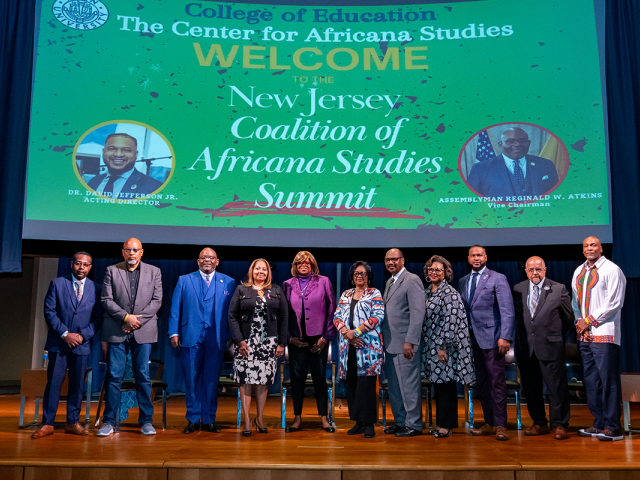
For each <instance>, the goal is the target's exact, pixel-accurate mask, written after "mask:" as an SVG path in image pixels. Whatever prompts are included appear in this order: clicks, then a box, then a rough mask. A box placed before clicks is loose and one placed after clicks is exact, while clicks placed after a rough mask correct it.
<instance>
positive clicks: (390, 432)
mask: <svg viewBox="0 0 640 480" xmlns="http://www.w3.org/2000/svg"><path fill="white" fill-rule="evenodd" d="M402 430H404V427H399V426H398V425H393V426H391V427H387V428H385V429H384V430H383V432H384V433H386V434H387V435H395V434H396V433H398V432H401V431H402Z"/></svg>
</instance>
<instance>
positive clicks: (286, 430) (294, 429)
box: [284, 426, 302, 433]
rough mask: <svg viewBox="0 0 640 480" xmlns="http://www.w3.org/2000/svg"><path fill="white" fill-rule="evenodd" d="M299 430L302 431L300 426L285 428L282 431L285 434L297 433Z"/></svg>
mask: <svg viewBox="0 0 640 480" xmlns="http://www.w3.org/2000/svg"><path fill="white" fill-rule="evenodd" d="M300 430H302V426H300V427H286V428H285V429H284V431H285V432H286V433H293V432H299V431H300Z"/></svg>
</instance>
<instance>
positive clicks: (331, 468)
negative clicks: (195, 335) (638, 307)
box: [0, 395, 640, 480]
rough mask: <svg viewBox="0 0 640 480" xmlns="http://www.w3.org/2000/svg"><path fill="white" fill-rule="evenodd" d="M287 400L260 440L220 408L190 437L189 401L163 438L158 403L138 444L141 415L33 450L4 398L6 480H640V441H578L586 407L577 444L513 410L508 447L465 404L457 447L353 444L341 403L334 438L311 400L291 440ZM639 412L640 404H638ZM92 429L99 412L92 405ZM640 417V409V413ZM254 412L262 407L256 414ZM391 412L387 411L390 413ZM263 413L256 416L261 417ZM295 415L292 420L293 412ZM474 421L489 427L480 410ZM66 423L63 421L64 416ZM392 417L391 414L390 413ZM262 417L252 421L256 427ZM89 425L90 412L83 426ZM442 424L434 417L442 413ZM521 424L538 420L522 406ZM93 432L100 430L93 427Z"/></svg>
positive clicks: (577, 419)
mask: <svg viewBox="0 0 640 480" xmlns="http://www.w3.org/2000/svg"><path fill="white" fill-rule="evenodd" d="M279 400H280V399H279V398H269V400H268V403H267V409H266V421H267V426H268V427H269V433H268V434H259V433H257V432H256V431H255V430H254V431H253V434H252V436H251V437H243V436H242V435H241V432H240V430H238V429H236V427H235V419H236V400H235V398H232V397H223V398H221V399H220V406H219V411H218V423H219V424H220V426H221V427H222V432H221V433H219V434H214V433H209V432H196V433H193V434H191V435H184V434H183V433H182V429H183V428H184V426H185V425H186V420H185V419H184V411H185V403H184V397H175V398H170V399H169V401H168V408H167V430H166V431H163V430H161V427H160V426H161V415H162V403H161V402H156V404H155V407H156V413H155V416H154V420H155V422H154V425H155V427H156V428H157V429H158V434H157V435H156V436H153V437H144V436H142V435H140V430H139V427H138V426H137V423H136V420H137V410H132V411H131V414H132V417H131V418H132V419H134V421H131V419H130V420H129V421H127V422H125V423H124V424H123V425H122V427H121V431H120V433H119V434H117V435H112V436H111V437H108V438H98V437H96V436H95V434H96V432H97V428H95V427H93V426H92V427H91V430H90V431H91V434H90V435H89V436H88V437H77V436H73V435H65V434H64V429H63V427H59V428H58V427H56V431H55V434H54V435H52V436H49V437H46V438H43V439H39V440H31V438H30V436H31V433H32V432H33V431H34V430H35V427H32V428H27V429H24V430H21V429H19V428H18V418H19V411H20V397H19V396H17V395H5V396H0V479H2V480H9V479H14V478H15V479H23V478H24V479H40V478H42V479H44V478H46V479H47V480H51V479H76V478H78V479H82V480H90V479H93V478H96V479H114V478H118V479H120V478H123V479H125V478H126V479H130V478H131V479H138V478H140V479H171V480H180V479H187V478H189V479H191V478H194V479H200V480H205V479H214V478H215V479H224V480H251V479H253V478H256V479H260V480H289V479H291V480H294V479H295V480H386V479H387V478H393V479H394V480H395V479H398V480H409V479H410V480H453V479H469V480H472V479H473V480H481V479H485V478H487V479H489V478H491V479H492V480H551V479H554V480H557V479H561V480H569V479H573V478H576V479H577V478H580V479H581V480H585V479H586V480H605V479H609V478H610V479H616V480H632V479H640V435H634V436H629V435H627V436H625V439H624V441H621V442H613V443H609V442H601V441H599V440H597V439H591V438H583V437H579V436H578V433H577V430H578V428H584V427H588V426H590V425H591V416H590V415H589V412H588V409H587V407H586V406H583V405H580V406H572V408H571V414H572V419H571V427H570V431H569V434H570V438H569V439H568V440H566V441H556V440H554V439H553V437H552V436H551V435H545V436H541V437H525V436H524V433H523V431H517V430H516V429H515V407H514V406H509V419H510V420H511V421H512V422H514V423H512V424H510V425H509V435H510V437H511V438H510V440H509V441H507V442H499V441H497V440H496V439H495V437H471V436H469V435H468V434H467V430H468V429H466V428H465V427H464V406H463V403H462V400H461V399H460V400H459V405H458V406H459V418H460V425H461V427H460V428H458V430H457V431H455V433H454V434H453V436H452V437H450V438H444V439H436V438H434V437H432V436H429V435H423V436H420V437H413V438H395V437H393V436H389V435H384V434H383V433H382V429H381V428H379V427H377V428H376V437H375V438H373V439H364V438H363V437H362V436H347V434H346V431H347V429H349V428H350V427H351V426H352V424H353V422H351V421H350V420H349V417H348V413H347V409H346V402H345V401H343V400H340V399H338V401H337V403H336V419H335V423H336V426H337V431H336V433H333V434H330V433H326V432H324V431H323V430H321V429H320V426H321V424H320V422H319V418H318V417H314V416H313V415H308V413H312V412H313V411H314V410H315V402H314V400H313V399H312V398H307V399H305V410H306V412H307V415H305V416H304V417H303V420H304V425H303V426H304V427H305V429H304V430H302V431H301V432H296V433H290V434H286V433H285V432H284V430H282V429H281V428H279V426H280V409H279V406H280V402H279ZM636 405H637V404H636ZM91 406H92V409H91V410H92V420H93V415H95V410H96V407H97V404H96V403H93V404H92V405H91ZM638 407H640V405H638ZM65 408H66V404H65V403H64V402H62V403H61V404H60V409H59V415H58V418H57V420H58V421H60V422H64V410H65ZM253 408H254V409H255V404H254V405H253ZM387 408H388V405H387ZM33 411H34V403H33V401H31V402H28V403H27V409H26V412H27V413H26V415H25V417H26V421H29V419H32V418H33ZM254 411H255V410H254ZM287 411H288V412H289V413H290V417H289V421H291V419H292V415H291V412H292V405H290V404H288V407H287ZM475 412H476V418H478V419H480V423H481V419H482V410H481V407H480V405H479V403H476V404H475ZM60 413H62V414H60ZM387 415H388V417H387V418H390V417H391V412H390V410H388V412H387ZM631 415H632V426H634V425H638V423H640V422H639V420H640V408H634V404H632V409H631ZM253 416H255V414H253V415H252V417H253ZM81 418H84V410H83V413H82V417H81ZM434 419H435V410H434ZM522 420H523V425H524V426H529V425H530V424H531V420H530V418H529V416H528V415H527V411H526V407H525V406H523V410H522ZM92 425H93V421H92Z"/></svg>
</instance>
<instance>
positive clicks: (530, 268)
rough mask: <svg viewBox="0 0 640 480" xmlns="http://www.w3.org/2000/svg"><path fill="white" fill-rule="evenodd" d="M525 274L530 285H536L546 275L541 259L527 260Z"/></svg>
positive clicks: (545, 268) (532, 258)
mask: <svg viewBox="0 0 640 480" xmlns="http://www.w3.org/2000/svg"><path fill="white" fill-rule="evenodd" d="M525 272H527V278H528V279H529V280H530V281H531V283H533V284H534V285H538V284H539V283H540V282H541V281H542V280H543V279H544V277H545V276H546V275H547V267H546V266H545V264H544V260H543V259H542V258H540V257H531V258H530V259H529V260H527V263H526V268H525Z"/></svg>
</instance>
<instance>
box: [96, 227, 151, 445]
mask: <svg viewBox="0 0 640 480" xmlns="http://www.w3.org/2000/svg"><path fill="white" fill-rule="evenodd" d="M143 252H144V250H143V249H142V243H140V240H138V239H136V238H130V239H129V240H127V241H126V242H125V244H124V245H123V247H122V256H123V257H124V260H125V261H124V262H120V263H118V264H116V265H111V266H110V267H107V271H106V273H105V275H104V282H103V285H102V307H103V308H104V312H105V313H104V323H103V326H102V341H103V342H108V343H109V363H108V369H107V376H106V377H105V406H104V414H103V416H102V422H103V425H102V427H101V428H100V430H99V431H98V436H99V437H107V436H109V435H110V434H111V433H113V425H115V423H116V415H117V414H118V413H119V410H120V385H121V383H122V376H123V375H124V369H125V366H126V363H127V353H128V352H131V362H132V367H133V376H134V378H135V379H136V394H137V395H136V396H137V398H138V406H139V410H140V415H139V418H138V422H139V424H140V425H141V427H142V429H141V432H142V434H143V435H155V434H156V431H155V429H154V428H153V425H152V423H153V403H152V402H151V379H150V378H149V355H150V354H151V344H152V343H155V342H157V341H158V316H157V312H158V310H159V309H160V306H161V305H162V276H161V274H160V269H159V268H158V267H154V266H153V265H149V264H147V263H142V262H141V261H140V259H141V258H142V254H143Z"/></svg>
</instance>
